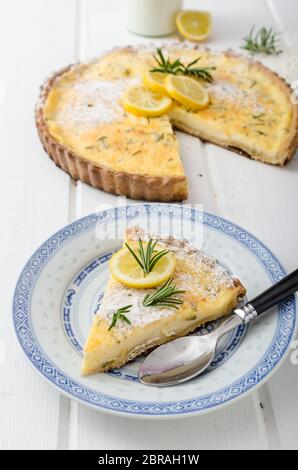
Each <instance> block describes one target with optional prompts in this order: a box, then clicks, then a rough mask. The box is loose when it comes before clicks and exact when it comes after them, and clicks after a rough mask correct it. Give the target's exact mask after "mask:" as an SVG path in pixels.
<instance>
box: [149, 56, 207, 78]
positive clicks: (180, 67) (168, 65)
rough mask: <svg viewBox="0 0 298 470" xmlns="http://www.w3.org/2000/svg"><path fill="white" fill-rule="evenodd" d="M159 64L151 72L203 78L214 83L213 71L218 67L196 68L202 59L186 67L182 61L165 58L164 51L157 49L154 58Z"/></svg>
mask: <svg viewBox="0 0 298 470" xmlns="http://www.w3.org/2000/svg"><path fill="white" fill-rule="evenodd" d="M153 57H154V59H155V61H156V62H157V67H154V68H153V69H151V70H150V72H160V73H170V74H173V75H188V76H190V77H193V78H201V79H203V80H206V81H207V82H213V77H212V73H211V72H212V71H213V70H215V68H216V67H195V65H196V64H197V63H198V62H199V60H200V59H201V57H198V58H197V59H195V60H193V61H192V62H190V63H189V64H187V65H184V64H183V63H182V62H181V60H180V59H176V60H174V61H173V62H171V61H170V59H169V58H165V56H164V55H163V52H162V49H161V48H157V50H156V55H154V56H153Z"/></svg>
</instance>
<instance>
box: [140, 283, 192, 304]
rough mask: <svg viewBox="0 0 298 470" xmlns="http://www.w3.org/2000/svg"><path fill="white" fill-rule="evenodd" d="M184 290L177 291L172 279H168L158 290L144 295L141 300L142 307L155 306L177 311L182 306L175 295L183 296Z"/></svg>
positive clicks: (181, 302)
mask: <svg viewBox="0 0 298 470" xmlns="http://www.w3.org/2000/svg"><path fill="white" fill-rule="evenodd" d="M184 293H185V290H182V289H177V287H176V285H175V284H174V283H173V279H168V280H167V281H166V282H165V283H164V284H163V285H162V286H161V287H160V288H159V289H157V290H156V291H155V292H153V293H152V294H146V295H145V297H144V299H143V305H144V307H150V306H151V305H156V306H158V307H170V308H174V309H178V308H179V306H180V305H182V304H183V300H181V299H180V298H179V297H177V295H180V294H184Z"/></svg>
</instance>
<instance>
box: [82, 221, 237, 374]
mask: <svg viewBox="0 0 298 470" xmlns="http://www.w3.org/2000/svg"><path fill="white" fill-rule="evenodd" d="M149 238H151V239H153V238H155V239H156V240H157V242H158V249H164V250H166V251H167V255H170V256H172V257H174V258H175V262H176V264H175V270H174V272H173V273H172V278H171V279H170V280H168V281H167V282H166V288H167V286H169V285H170V283H171V285H172V286H175V299H173V297H171V298H170V300H169V299H168V301H166V300H165V299H164V298H163V301H162V302H161V303H159V304H158V303H156V302H155V303H154V302H153V301H152V302H150V296H151V299H154V297H153V295H155V299H156V293H157V292H158V290H159V292H160V289H161V288H159V287H155V288H153V289H144V288H142V287H141V288H132V287H129V286H127V285H125V284H123V283H122V282H119V280H117V279H116V278H115V277H114V276H113V275H111V277H110V279H109V281H108V285H107V287H106V291H105V294H104V297H103V300H102V303H101V306H100V307H99V310H98V312H97V314H96V316H95V319H94V322H93V325H92V327H91V330H90V333H89V337H88V338H87V341H86V344H85V347H84V359H83V364H82V369H81V371H82V374H84V375H88V374H93V373H95V372H104V371H107V370H109V369H111V368H115V367H120V366H122V365H123V364H125V363H126V362H128V361H130V360H132V359H133V358H135V357H136V356H138V355H139V354H142V353H144V352H145V351H147V350H149V349H151V348H153V347H155V346H157V345H160V344H163V343H165V342H167V341H170V340H172V339H174V338H177V337H180V336H184V335H187V334H188V333H191V332H193V331H194V330H195V329H196V328H197V327H198V326H200V325H202V324H204V323H206V322H209V321H211V320H215V319H217V318H219V317H221V316H223V315H226V314H227V313H229V312H230V311H231V309H233V308H234V307H235V306H236V305H237V303H238V301H239V299H240V298H242V297H243V296H244V295H245V288H244V287H243V285H242V284H241V282H240V281H239V280H238V279H234V278H233V277H232V276H231V275H230V274H229V273H228V271H227V270H226V269H225V268H223V267H222V266H221V265H220V264H219V263H218V262H217V261H216V260H215V259H214V258H212V257H209V256H207V255H206V254H204V253H203V252H201V251H199V250H197V249H196V248H194V247H193V246H191V245H190V244H189V243H188V242H187V241H185V240H175V239H173V238H171V237H170V238H165V237H153V236H150V237H149V235H148V234H147V233H146V232H145V231H144V230H142V229H140V228H138V227H134V228H130V229H128V230H127V232H126V242H127V244H129V245H130V246H133V244H134V243H136V242H137V241H138V240H142V241H143V242H144V243H146V242H148V240H149ZM125 246H126V245H125ZM120 251H122V250H120ZM167 255H165V256H163V258H161V259H160V260H159V261H158V263H159V262H161V260H162V259H165V258H166V256H167ZM114 256H115V255H114ZM132 259H133V258H132ZM158 263H156V267H157V266H158ZM111 270H112V272H114V264H113V266H112V265H111ZM164 286H165V285H164ZM139 287H140V286H139ZM177 297H178V298H177ZM174 300H175V301H176V304H174V305H176V306H175V308H173V302H174ZM117 320H118V321H117Z"/></svg>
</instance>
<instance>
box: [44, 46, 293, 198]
mask: <svg viewBox="0 0 298 470" xmlns="http://www.w3.org/2000/svg"><path fill="white" fill-rule="evenodd" d="M167 47H168V46H167ZM175 47H176V48H179V51H181V54H185V55H186V56H187V54H189V53H191V52H194V51H195V53H196V54H197V55H202V54H204V51H205V53H208V54H209V53H210V54H211V57H218V58H219V59H214V60H215V61H216V60H220V58H222V59H223V60H231V61H232V63H231V66H235V64H234V62H235V61H237V60H238V59H239V66H240V67H241V64H242V65H243V66H244V65H245V66H246V67H247V70H248V71H249V73H251V74H257V75H258V74H259V75H258V77H257V78H259V77H260V76H261V77H263V78H264V80H267V81H268V80H270V83H272V86H273V95H274V96H275V94H277V95H279V99H280V100H281V101H282V102H286V104H287V109H286V113H287V114H288V117H287V118H286V119H285V118H283V122H284V123H285V124H284V127H285V129H284V135H283V127H282V126H279V127H278V128H277V131H278V134H279V133H281V135H280V145H278V148H275V147H274V148H273V147H272V145H271V142H270V141H271V140H272V139H270V135H266V133H264V132H263V129H264V128H263V127H262V125H263V123H262V119H261V120H257V121H255V122H254V123H253V124H254V125H255V124H256V125H257V124H259V125H261V126H260V127H259V128H258V127H256V126H255V129H254V131H253V132H254V139H255V142H256V148H255V151H254V147H253V146H252V142H253V140H251V139H250V140H248V141H247V145H246V142H245V134H244V133H243V132H244V131H243V130H241V129H240V126H241V125H242V126H243V127H245V125H246V122H244V121H243V119H244V118H241V119H242V121H243V122H242V121H241V119H240V117H239V122H238V123H237V127H236V132H235V133H233V126H232V127H231V125H230V124H229V115H228V112H227V113H226V117H225V119H227V124H223V123H220V121H218V118H219V113H217V114H218V115H217V114H216V113H215V114H216V115H214V116H215V118H216V119H215V121H212V118H211V120H210V117H209V118H208V113H209V114H210V115H211V116H213V114H212V112H213V111H212V110H211V109H210V110H209V108H207V109H205V110H203V111H202V112H203V114H204V116H207V119H206V120H204V119H205V118H204V119H201V120H200V119H197V118H196V116H195V114H194V113H192V114H191V113H188V112H187V110H186V109H184V108H183V107H181V106H179V105H178V106H177V105H176V106H173V109H172V110H170V112H169V126H168V127H169V129H170V127H171V126H170V124H171V125H172V127H174V128H177V129H179V130H181V131H184V132H186V133H188V134H191V135H194V136H196V137H199V138H201V139H202V140H204V141H208V142H211V143H214V144H216V145H218V146H221V147H224V148H227V149H229V150H232V151H234V152H236V153H239V154H241V155H245V156H248V157H250V158H253V159H255V160H260V161H263V162H265V163H271V164H274V165H279V166H283V165H285V164H286V163H287V162H289V161H290V160H291V158H292V157H293V155H294V153H295V150H296V148H297V145H298V106H297V105H295V104H293V103H292V102H291V88H290V86H289V85H288V84H287V83H286V82H285V80H284V79H283V78H281V77H280V76H279V75H278V74H276V73H275V72H273V71H271V70H270V69H268V68H267V67H265V66H264V65H263V64H261V63H260V62H256V61H252V60H251V59H246V58H243V57H242V56H240V55H238V54H236V53H234V52H233V51H227V52H223V53H220V54H218V55H216V53H215V52H212V51H210V50H209V49H206V48H205V49H202V48H198V47H196V46H191V47H190V46H189V45H187V44H186V45H185V46H184V45H183V43H182V44H180V45H179V46H177V45H175V44H171V45H170V49H168V51H169V53H170V51H171V50H172V49H171V48H174V49H173V50H176V49H175ZM184 47H185V49H184ZM177 50H178V49H177ZM117 51H118V52H117ZM113 53H114V51H111V52H108V53H105V54H104V55H103V56H101V57H100V58H98V59H97V61H100V60H102V59H104V58H105V57H108V56H109V54H113ZM115 53H119V54H120V55H121V54H123V55H124V59H123V61H124V62H125V54H128V55H129V54H131V55H133V54H138V53H139V52H138V49H137V48H135V47H126V48H118V49H116V50H115ZM146 53H147V54H148V52H146ZM212 54H213V56H212ZM185 60H186V61H187V58H186V59H185ZM233 61H234V62H233ZM211 62H212V61H211ZM120 65H121V67H122V66H124V65H123V64H122V63H121V64H120ZM211 65H212V63H211ZM78 67H88V64H87V65H86V64H80V65H79V64H77V65H72V66H69V67H67V68H65V69H63V70H61V71H60V72H57V73H56V74H54V75H53V76H52V77H51V78H50V79H48V80H47V81H46V82H45V84H44V85H43V87H42V89H41V96H40V100H39V104H38V106H37V107H36V125H37V129H38V133H39V136H40V139H41V142H42V144H43V147H44V149H45V151H46V152H47V153H48V154H49V156H50V157H51V158H52V159H53V160H54V162H55V163H56V165H58V166H59V167H61V168H62V169H63V170H64V171H66V172H67V173H69V174H70V175H71V176H72V178H74V179H75V180H78V179H80V180H81V181H83V182H84V183H88V184H90V185H91V186H94V187H96V188H99V189H102V190H104V191H106V192H110V193H113V194H118V195H125V196H127V197H130V198H132V199H145V200H148V201H162V202H170V201H182V200H185V199H187V196H188V190H187V180H186V176H185V174H184V170H183V166H182V163H181V161H180V157H179V151H178V149H179V147H178V141H177V139H176V138H175V135H174V133H173V130H167V131H166V133H168V139H169V142H170V139H171V138H172V149H171V151H170V150H167V149H168V148H169V147H167V148H166V147H163V146H162V145H161V144H162V143H163V142H157V143H156V142H155V143H154V142H153V143H152V148H151V149H150V151H149V150H148V148H149V147H150V144H149V143H148V142H149V141H148V139H147V141H144V146H142V145H141V146H140V149H141V150H138V149H136V150H137V152H136V153H138V152H141V153H139V155H137V156H134V157H133V159H132V161H131V164H129V165H128V168H129V170H121V169H120V170H119V169H118V167H119V165H118V164H117V165H115V166H114V167H113V164H110V162H111V161H112V162H113V161H118V160H119V159H120V160H121V154H123V151H122V150H123V149H122V150H121V151H120V150H119V149H118V150H115V158H114V157H113V158H112V159H111V158H110V156H109V159H108V161H105V162H103V161H102V160H101V161H97V160H96V158H95V157H94V155H93V156H90V157H89V151H86V152H83V154H82V152H80V151H79V150H78V149H77V150H76V149H75V147H74V148H71V146H70V145H67V143H65V142H64V141H63V139H61V138H60V139H58V138H57V136H56V135H55V132H54V133H53V132H52V129H50V128H49V125H48V121H47V118H46V117H45V106H46V102H47V98H48V96H49V94H50V93H51V91H52V90H53V88H54V87H55V86H56V85H57V84H58V86H59V80H60V79H61V77H62V78H63V76H64V77H65V76H67V73H68V72H70V71H73V72H74V74H75V73H76V70H77V68H78ZM232 68H233V67H232ZM219 69H220V66H219ZM223 72H224V70H223ZM224 74H225V72H224ZM224 74H223V75H224ZM252 76H253V75H252ZM139 78H140V77H139ZM222 84H224V81H223V82H222ZM222 84H221V83H220V84H219V85H220V86H217V82H216V81H215V83H214V84H213V85H212V86H211V88H210V89H211V95H212V94H214V93H215V92H218V93H219V95H221V94H223V95H224V96H225V90H224V88H223V89H221V87H222V86H223V85H222ZM227 84H229V81H227ZM237 86H238V85H237ZM239 86H240V88H239V94H240V95H241V96H242V94H243V93H244V94H243V96H244V98H245V90H244V91H243V90H242V88H241V86H242V85H241V84H240V85H239ZM252 86H253V84H252ZM217 88H218V90H217ZM228 88H229V86H228ZM230 88H231V90H232V92H233V87H232V86H231V87H230ZM216 90H217V91H216ZM223 91H224V92H223ZM228 92H229V91H228ZM236 93H237V91H236ZM270 97H271V98H272V96H269V98H270ZM223 99H224V98H223ZM211 101H212V96H211ZM229 106H230V105H229ZM280 106H281V105H280ZM280 106H279V107H280ZM232 108H233V106H232V105H231V109H230V120H231V118H232V116H235V115H237V108H236V110H235V109H234V110H233V109H232ZM261 108H262V106H260V109H261ZM228 110H229V107H228ZM256 114H259V116H261V115H262V112H261V113H259V112H258V111H257V112H256ZM198 116H199V115H198ZM271 117H272V120H274V119H280V118H279V117H278V115H276V116H275V115H274V114H273V116H269V117H268V119H266V126H267V123H268V126H267V127H266V128H265V130H266V131H267V130H268V132H273V133H274V134H276V132H277V131H276V129H275V128H273V129H272V130H271V131H270V122H269V121H270V120H271ZM141 119H145V118H141ZM154 119H159V118H153V119H152V121H154ZM212 122H213V123H215V122H219V124H218V126H219V127H218V129H217V124H214V125H213V124H212V126H213V127H212V126H211V127H210V123H212ZM250 125H251V123H250ZM160 126H161V130H160V135H162V134H163V133H164V130H163V129H164V127H163V126H164V124H160ZM229 126H230V127H229ZM116 127H117V126H116ZM224 127H225V128H224ZM156 128H158V123H157V121H156ZM155 130H156V129H155ZM116 131H117V129H116ZM116 131H115V132H116ZM122 131H123V129H122ZM223 131H224V133H225V136H224V135H223V134H222V132H223ZM238 131H239V132H240V134H239V135H238ZM111 132H112V131H111ZM124 132H125V131H123V132H122V134H119V136H120V137H119V140H120V141H121V139H122V138H123V135H124V134H123V133H124ZM137 132H139V136H140V135H141V129H140V128H139V130H138V131H137ZM227 135H230V136H231V138H230V139H229V138H227ZM275 138H276V136H275ZM278 138H279V137H278ZM264 142H266V145H265V144H264ZM268 142H269V143H270V145H269V144H268ZM278 142H279V141H278ZM259 144H260V145H261V147H260V148H263V147H264V149H265V150H264V151H260V150H257V147H258V145H259ZM263 144H264V145H263ZM267 144H268V145H267ZM262 146H263V147H262ZM267 146H268V152H267V151H266V148H267ZM86 148H88V147H86ZM142 149H143V150H142ZM144 149H145V154H144V155H145V156H146V157H144V158H145V160H146V165H147V167H148V171H147V172H144V173H143V172H141V171H139V168H140V166H141V165H142V163H143V162H144V161H145V160H143V154H142V152H143V151H144ZM90 153H92V151H90ZM150 155H151V156H152V157H155V159H154V161H153V163H152V168H151V170H152V171H150V162H149V160H148V158H149V156H150ZM156 155H160V158H161V160H160V161H161V162H162V165H164V170H165V171H164V174H158V171H157V170H158V164H157V160H156ZM141 157H142V158H141ZM194 158H195V157H194ZM149 159H150V158H149ZM167 160H169V162H170V163H167ZM171 160H172V161H171ZM167 165H168V166H167Z"/></svg>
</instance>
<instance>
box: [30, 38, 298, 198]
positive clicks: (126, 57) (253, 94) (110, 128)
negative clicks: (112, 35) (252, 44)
mask: <svg viewBox="0 0 298 470" xmlns="http://www.w3.org/2000/svg"><path fill="white" fill-rule="evenodd" d="M155 53H156V49H155V47H154V46H146V47H145V46H140V47H125V48H118V49H115V50H113V51H111V52H109V53H106V54H105V55H103V56H101V57H99V58H97V59H94V60H93V61H91V62H88V63H83V64H76V65H73V66H70V67H68V68H66V69H64V70H62V71H61V72H58V73H56V74H55V75H54V76H53V77H52V78H51V79H49V80H48V81H47V82H46V83H45V85H44V86H43V88H42V92H41V100H40V102H39V105H38V106H37V110H36V123H37V128H38V132H39V135H40V138H41V141H42V143H43V146H44V148H45V150H46V151H47V152H48V154H49V155H50V157H51V158H52V159H53V160H54V161H55V163H56V164H57V165H59V166H60V167H61V168H63V169H64V170H65V171H67V172H68V173H69V174H70V175H71V176H72V177H73V178H74V179H76V180H77V179H80V180H82V181H84V182H86V183H89V184H91V185H92V186H94V187H97V188H100V189H103V190H104V191H108V192H111V193H115V194H121V195H126V196H128V197H131V198H137V199H146V200H159V201H180V200H184V199H186V198H187V181H186V177H185V174H184V169H183V165H182V162H181V160H180V155H179V146H178V142H177V139H176V137H175V134H174V131H173V126H174V127H176V128H178V129H180V130H182V131H184V132H187V133H189V134H193V135H195V136H197V137H200V138H201V139H203V140H205V141H209V142H212V143H214V144H217V145H220V146H223V147H225V148H228V149H231V150H233V151H236V152H238V153H241V154H244V155H246V156H250V157H251V158H253V159H256V160H260V161H262V162H265V163H270V164H274V165H285V164H286V163H287V162H288V161H289V160H291V158H292V156H293V154H294V153H295V150H296V148H297V135H298V133H297V123H298V111H297V109H298V107H297V105H295V104H294V103H292V101H291V89H290V87H289V86H288V85H287V84H286V82H285V81H284V80H283V79H282V78H280V77H279V76H278V75H276V74H275V73H274V72H272V71H270V70H269V69H267V68H266V67H265V66H263V65H261V64H260V63H258V62H254V61H252V60H250V59H247V58H244V57H242V56H239V55H236V54H234V53H232V52H223V53H217V52H213V51H211V50H208V49H203V48H198V47H196V46H192V45H189V44H187V43H181V44H179V45H177V44H169V45H166V46H164V47H163V53H164V55H165V57H166V58H168V59H169V60H170V61H172V62H173V61H175V60H176V59H179V60H180V61H181V63H183V64H189V63H190V62H192V61H195V60H196V59H199V61H198V62H197V64H196V65H197V66H200V67H203V68H204V67H211V69H209V70H212V81H211V82H210V81H206V80H202V79H199V82H200V83H201V85H202V86H203V87H204V88H205V91H206V92H207V93H208V95H209V104H208V106H206V107H205V108H204V109H199V110H197V111H194V110H192V109H189V108H188V107H187V106H184V105H182V104H179V103H178V102H176V101H175V100H173V105H172V108H171V109H170V111H169V112H168V113H167V114H165V115H163V116H161V117H155V118H145V117H137V116H135V115H133V114H131V113H129V112H126V111H125V110H124V108H123V106H122V101H121V100H122V97H123V94H124V93H125V91H126V90H127V89H128V88H129V87H131V86H134V85H136V84H140V83H142V82H143V78H144V77H145V76H146V75H148V71H149V70H151V69H152V68H153V67H155V66H156V62H155V59H154V55H155ZM159 77H160V75H159ZM193 158H196V156H195V155H194V156H193Z"/></svg>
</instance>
